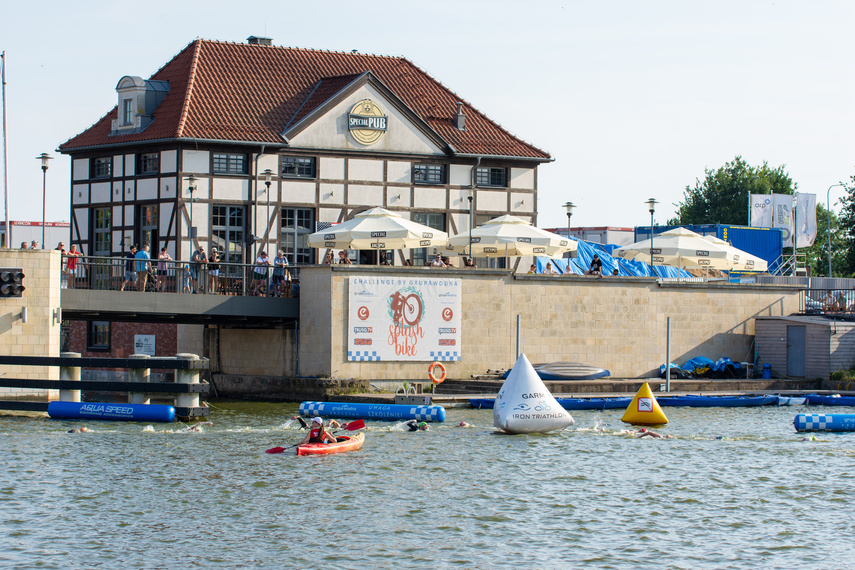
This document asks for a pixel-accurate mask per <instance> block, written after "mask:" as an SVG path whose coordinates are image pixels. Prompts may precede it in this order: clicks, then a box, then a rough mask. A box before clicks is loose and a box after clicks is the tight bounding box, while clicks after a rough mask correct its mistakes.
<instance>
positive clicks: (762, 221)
mask: <svg viewBox="0 0 855 570" xmlns="http://www.w3.org/2000/svg"><path fill="white" fill-rule="evenodd" d="M773 196H774V194H752V195H751V223H750V226H751V227H752V228H771V227H772V197H773Z"/></svg>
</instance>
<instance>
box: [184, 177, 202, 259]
mask: <svg viewBox="0 0 855 570" xmlns="http://www.w3.org/2000/svg"><path fill="white" fill-rule="evenodd" d="M185 180H187V190H189V191H190V227H189V228H187V237H189V238H190V247H191V248H192V247H193V238H195V237H196V232H195V228H194V227H193V202H194V201H195V200H194V198H193V192H195V191H196V182H197V181H198V180H199V179H198V178H196V176H195V175H194V174H191V175H190V176H188V177H187V178H185Z"/></svg>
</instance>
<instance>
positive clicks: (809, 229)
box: [796, 193, 816, 247]
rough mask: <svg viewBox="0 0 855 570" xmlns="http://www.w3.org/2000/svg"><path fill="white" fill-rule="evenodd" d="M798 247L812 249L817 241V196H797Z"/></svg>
mask: <svg viewBox="0 0 855 570" xmlns="http://www.w3.org/2000/svg"><path fill="white" fill-rule="evenodd" d="M796 224H798V227H797V228H796V247H810V246H812V245H813V242H814V240H816V194H802V193H799V194H796Z"/></svg>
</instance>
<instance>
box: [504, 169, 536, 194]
mask: <svg viewBox="0 0 855 570" xmlns="http://www.w3.org/2000/svg"><path fill="white" fill-rule="evenodd" d="M534 171H535V169H534V168H511V180H510V187H511V188H518V189H520V190H534Z"/></svg>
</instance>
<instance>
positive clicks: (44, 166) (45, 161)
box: [6, 152, 53, 249]
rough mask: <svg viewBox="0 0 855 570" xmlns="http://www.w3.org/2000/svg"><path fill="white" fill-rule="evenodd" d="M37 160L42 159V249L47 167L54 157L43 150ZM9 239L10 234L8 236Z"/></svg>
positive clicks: (43, 245) (43, 246)
mask: <svg viewBox="0 0 855 570" xmlns="http://www.w3.org/2000/svg"><path fill="white" fill-rule="evenodd" d="M36 159H37V160H41V161H42V249H44V248H45V199H46V198H47V169H48V161H49V160H52V159H53V157H52V156H50V155H49V154H48V153H46V152H43V153H41V154H40V155H38V156H37V157H36ZM6 239H7V240H8V239H9V238H8V236H7V238H6Z"/></svg>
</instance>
